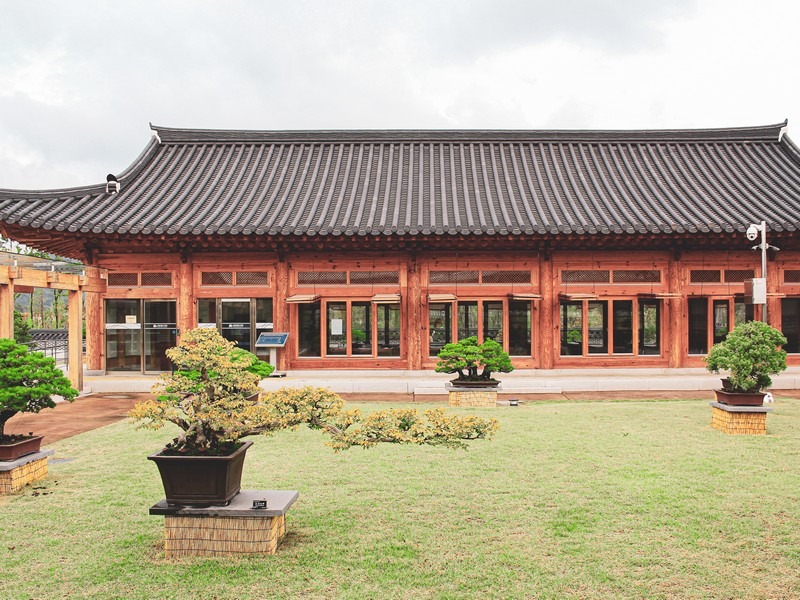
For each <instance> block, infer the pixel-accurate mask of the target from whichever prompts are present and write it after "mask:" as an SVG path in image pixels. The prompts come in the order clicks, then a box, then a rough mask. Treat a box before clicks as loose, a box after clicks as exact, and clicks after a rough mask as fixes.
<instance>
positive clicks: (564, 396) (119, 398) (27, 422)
mask: <svg viewBox="0 0 800 600" xmlns="http://www.w3.org/2000/svg"><path fill="white" fill-rule="evenodd" d="M774 394H775V396H776V397H777V398H778V399H780V398H800V389H795V390H779V391H774ZM342 396H343V397H344V398H345V399H346V400H348V401H351V402H357V401H372V402H376V401H377V402H400V401H414V400H415V399H416V400H417V401H425V402H437V401H438V402H444V401H446V396H433V395H429V396H417V397H416V398H415V397H414V396H413V395H403V394H379V393H370V394H342ZM148 397H150V394H148V393H141V392H139V393H136V392H130V393H119V392H114V393H96V394H88V395H83V396H80V397H79V398H78V399H77V400H75V402H72V403H70V402H60V403H59V404H58V405H56V407H55V408H54V409H46V410H43V411H42V412H40V413H38V414H27V413H22V414H18V415H16V416H14V417H13V418H12V419H11V420H10V421H9V422H8V423H7V425H6V432H7V433H29V432H35V433H37V434H40V435H44V438H45V439H44V441H43V442H44V443H45V444H49V443H52V442H55V441H58V440H61V439H64V438H68V437H71V436H73V435H77V434H79V433H83V432H85V431H90V430H92V429H97V428H98V427H104V426H105V425H110V424H111V423H115V422H117V421H120V420H122V419H124V418H125V417H126V415H127V413H128V411H129V410H130V409H131V407H132V406H133V405H134V404H136V403H137V402H139V401H140V400H144V399H146V398H148ZM509 397H510V396H509ZM514 397H519V398H520V399H522V400H523V401H526V402H535V401H537V400H539V401H542V400H549V401H553V400H556V401H557V400H563V401H570V400H575V401H591V400H596V401H618V400H676V399H683V400H695V399H708V400H711V399H713V397H712V396H711V395H710V393H709V392H705V391H606V392H563V393H560V394H555V393H549V394H535V395H528V396H526V395H524V394H521V395H517V396H514Z"/></svg>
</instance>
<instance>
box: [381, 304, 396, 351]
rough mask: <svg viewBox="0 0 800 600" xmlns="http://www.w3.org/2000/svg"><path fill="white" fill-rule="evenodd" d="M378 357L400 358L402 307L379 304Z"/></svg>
mask: <svg viewBox="0 0 800 600" xmlns="http://www.w3.org/2000/svg"><path fill="white" fill-rule="evenodd" d="M377 309H378V315H377V322H376V329H377V331H378V356H400V305H399V304H378V305H377Z"/></svg>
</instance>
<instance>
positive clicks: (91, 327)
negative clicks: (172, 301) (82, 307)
mask: <svg viewBox="0 0 800 600" xmlns="http://www.w3.org/2000/svg"><path fill="white" fill-rule="evenodd" d="M104 354H105V352H104V348H103V296H102V294H100V293H98V292H86V369H87V370H88V371H90V372H91V371H102V370H103V356H104Z"/></svg>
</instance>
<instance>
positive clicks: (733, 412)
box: [709, 402, 772, 435]
mask: <svg viewBox="0 0 800 600" xmlns="http://www.w3.org/2000/svg"><path fill="white" fill-rule="evenodd" d="M709 404H710V405H711V427H712V428H714V429H718V430H719V431H721V432H723V433H729V434H734V435H766V433H767V413H768V412H772V408H768V407H766V406H730V405H727V404H720V403H719V402H709Z"/></svg>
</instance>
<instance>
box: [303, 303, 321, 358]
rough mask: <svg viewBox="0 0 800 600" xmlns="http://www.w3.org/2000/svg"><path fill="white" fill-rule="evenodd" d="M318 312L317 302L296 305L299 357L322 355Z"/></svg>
mask: <svg viewBox="0 0 800 600" xmlns="http://www.w3.org/2000/svg"><path fill="white" fill-rule="evenodd" d="M320 313H321V308H320V303H319V302H314V303H313V304H298V305H297V329H298V332H297V337H298V355H299V356H300V357H307V356H322V340H321V337H320V318H321V314H320Z"/></svg>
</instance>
